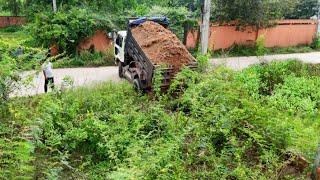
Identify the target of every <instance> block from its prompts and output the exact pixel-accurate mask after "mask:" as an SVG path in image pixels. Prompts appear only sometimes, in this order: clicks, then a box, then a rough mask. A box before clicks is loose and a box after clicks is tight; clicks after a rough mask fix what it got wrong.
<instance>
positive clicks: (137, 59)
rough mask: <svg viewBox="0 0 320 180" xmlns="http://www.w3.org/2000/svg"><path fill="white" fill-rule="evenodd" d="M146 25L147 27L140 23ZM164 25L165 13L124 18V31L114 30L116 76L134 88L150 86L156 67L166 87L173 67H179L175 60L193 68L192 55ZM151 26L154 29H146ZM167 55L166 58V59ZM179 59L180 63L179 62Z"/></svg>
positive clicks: (175, 71) (146, 89)
mask: <svg viewBox="0 0 320 180" xmlns="http://www.w3.org/2000/svg"><path fill="white" fill-rule="evenodd" d="M146 25H149V27H151V28H149V27H143V26H146ZM159 26H161V27H159ZM168 27H169V21H168V19H167V18H166V17H160V18H134V19H130V20H129V21H128V27H127V30H126V31H119V32H117V33H116V35H115V37H114V46H115V47H114V48H115V54H114V59H115V63H116V64H117V65H118V67H119V77H120V78H125V79H127V80H128V81H129V82H131V83H132V84H133V85H134V87H135V89H136V90H139V91H149V90H152V86H153V81H154V75H155V73H156V71H157V70H159V72H161V75H162V76H163V80H162V85H161V88H162V89H167V88H168V87H169V86H170V83H171V81H172V79H173V78H174V77H175V75H176V74H177V71H179V70H180V69H181V68H182V66H180V67H177V66H176V65H175V64H177V63H178V64H179V65H180V64H183V66H186V67H189V68H191V69H195V68H197V62H196V60H195V58H194V57H192V55H191V54H190V53H189V52H188V51H187V49H186V48H185V47H184V45H183V44H182V43H181V42H180V41H179V42H178V41H177V39H178V38H177V37H176V36H175V35H174V34H173V33H172V32H171V31H169V30H168ZM139 28H140V29H139ZM143 28H144V29H143ZM152 28H154V30H150V29H152ZM159 33H160V34H159ZM142 41H143V42H142ZM182 46H183V47H182ZM152 48H153V49H152ZM175 49H177V50H175ZM170 59H171V61H170V62H169V61H166V60H170ZM159 61H166V62H165V63H162V62H159ZM182 61H183V63H180V62H182Z"/></svg>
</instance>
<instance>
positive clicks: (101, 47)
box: [77, 30, 113, 52]
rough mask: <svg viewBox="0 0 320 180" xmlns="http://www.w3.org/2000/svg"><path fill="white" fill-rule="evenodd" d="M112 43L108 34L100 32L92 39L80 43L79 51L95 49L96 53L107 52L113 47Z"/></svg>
mask: <svg viewBox="0 0 320 180" xmlns="http://www.w3.org/2000/svg"><path fill="white" fill-rule="evenodd" d="M112 43H113V40H112V39H110V38H109V37H108V36H107V33H106V32H104V31H102V30H98V31H96V32H95V34H94V35H93V36H91V37H90V38H86V39H84V40H83V41H82V42H80V44H79V45H78V48H77V50H78V51H83V50H89V49H91V48H94V50H95V51H98V52H106V51H107V50H109V49H110V48H112V47H113V44H112Z"/></svg>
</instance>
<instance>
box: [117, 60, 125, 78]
mask: <svg viewBox="0 0 320 180" xmlns="http://www.w3.org/2000/svg"><path fill="white" fill-rule="evenodd" d="M118 67H119V68H118V75H119V77H120V78H123V77H124V76H123V63H122V62H119V63H118Z"/></svg>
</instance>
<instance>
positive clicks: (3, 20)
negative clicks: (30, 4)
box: [0, 16, 27, 28]
mask: <svg viewBox="0 0 320 180" xmlns="http://www.w3.org/2000/svg"><path fill="white" fill-rule="evenodd" d="M26 22H27V20H26V18H25V17H22V16H0V28H4V27H7V26H14V25H23V24H25V23H26Z"/></svg>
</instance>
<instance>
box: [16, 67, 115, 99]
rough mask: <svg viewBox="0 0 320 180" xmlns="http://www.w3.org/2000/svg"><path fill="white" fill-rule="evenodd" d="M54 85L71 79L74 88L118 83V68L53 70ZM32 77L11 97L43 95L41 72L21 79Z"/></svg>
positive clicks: (24, 74)
mask: <svg viewBox="0 0 320 180" xmlns="http://www.w3.org/2000/svg"><path fill="white" fill-rule="evenodd" d="M53 73H54V76H55V79H54V80H55V84H56V85H57V86H61V84H62V83H63V79H64V78H66V77H67V78H68V79H71V80H72V81H73V86H74V87H79V86H90V85H94V84H96V83H101V82H107V81H112V82H119V81H121V79H120V78H119V77H118V67H99V68H70V69H54V70H53ZM30 75H31V77H33V78H32V79H31V85H30V86H28V87H22V88H21V89H17V91H16V92H14V93H13V94H12V95H11V96H30V95H35V94H41V93H44V77H43V74H42V72H40V73H37V72H35V71H28V72H24V73H23V74H22V77H24V79H26V78H27V77H29V76H30Z"/></svg>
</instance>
